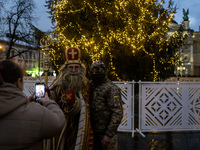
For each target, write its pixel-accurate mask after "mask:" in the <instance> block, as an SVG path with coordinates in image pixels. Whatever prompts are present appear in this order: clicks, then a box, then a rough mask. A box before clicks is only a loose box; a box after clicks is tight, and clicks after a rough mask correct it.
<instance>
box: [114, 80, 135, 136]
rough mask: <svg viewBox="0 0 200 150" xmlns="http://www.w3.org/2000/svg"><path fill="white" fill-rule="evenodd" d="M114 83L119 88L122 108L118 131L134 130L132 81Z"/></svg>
mask: <svg viewBox="0 0 200 150" xmlns="http://www.w3.org/2000/svg"><path fill="white" fill-rule="evenodd" d="M114 83H115V84H116V85H117V86H118V87H119V88H120V89H121V95H122V101H123V109H124V110H123V111H124V116H123V119H122V122H121V124H120V126H119V127H118V131H121V132H134V81H133V82H114Z"/></svg>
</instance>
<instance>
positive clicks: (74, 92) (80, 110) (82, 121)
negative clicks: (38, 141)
mask: <svg viewBox="0 0 200 150" xmlns="http://www.w3.org/2000/svg"><path fill="white" fill-rule="evenodd" d="M81 56H82V54H81V50H80V49H78V48H73V47H70V48H67V49H66V50H64V59H65V63H64V65H63V66H62V67H61V69H60V73H59V75H58V76H57V78H56V79H55V80H54V81H53V84H52V85H50V87H49V89H50V95H51V97H52V99H54V100H55V101H56V102H57V103H58V104H59V106H60V107H61V109H62V110H63V112H64V114H65V117H66V126H65V128H63V132H62V133H61V134H60V137H59V138H55V139H58V140H56V142H55V143H56V148H57V149H60V150H74V149H80V150H92V149H93V146H94V143H93V140H94V137H93V129H92V126H91V123H90V111H89V93H90V92H89V91H90V82H89V80H88V79H87V78H86V76H85V73H86V69H85V67H84V65H83V64H82V62H81ZM47 145H48V144H47ZM50 145H51V144H50Z"/></svg>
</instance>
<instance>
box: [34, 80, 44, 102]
mask: <svg viewBox="0 0 200 150" xmlns="http://www.w3.org/2000/svg"><path fill="white" fill-rule="evenodd" d="M44 96H45V85H44V83H36V84H35V101H36V102H39V98H44Z"/></svg>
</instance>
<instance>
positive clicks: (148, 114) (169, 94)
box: [23, 80, 200, 136]
mask: <svg viewBox="0 0 200 150" xmlns="http://www.w3.org/2000/svg"><path fill="white" fill-rule="evenodd" d="M36 82H39V81H36V80H31V81H30V80H25V81H24V91H23V92H24V95H26V96H30V95H31V94H32V93H33V92H34V86H35V83H36ZM51 82H52V81H49V82H48V85H50V84H51ZM114 83H115V84H116V85H117V86H118V87H120V89H121V94H122V100H123V109H124V117H123V119H122V122H121V124H120V126H119V128H118V131H120V132H132V136H134V132H135V131H137V132H139V133H140V134H141V135H142V136H145V135H144V134H143V133H142V132H155V131H193V130H198V131H200V82H141V81H140V82H137V83H138V84H139V106H138V107H139V108H138V113H139V120H138V121H139V125H138V128H139V129H136V130H134V100H135V98H134V88H135V83H136V82H134V81H132V82H114ZM136 113H137V112H136Z"/></svg>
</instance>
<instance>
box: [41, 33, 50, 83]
mask: <svg viewBox="0 0 200 150" xmlns="http://www.w3.org/2000/svg"><path fill="white" fill-rule="evenodd" d="M51 42H52V41H51V38H50V37H45V38H42V39H41V40H40V45H41V46H42V47H43V48H44V50H43V51H44V64H45V68H44V72H45V85H46V86H47V81H48V71H49V46H50V45H51Z"/></svg>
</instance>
